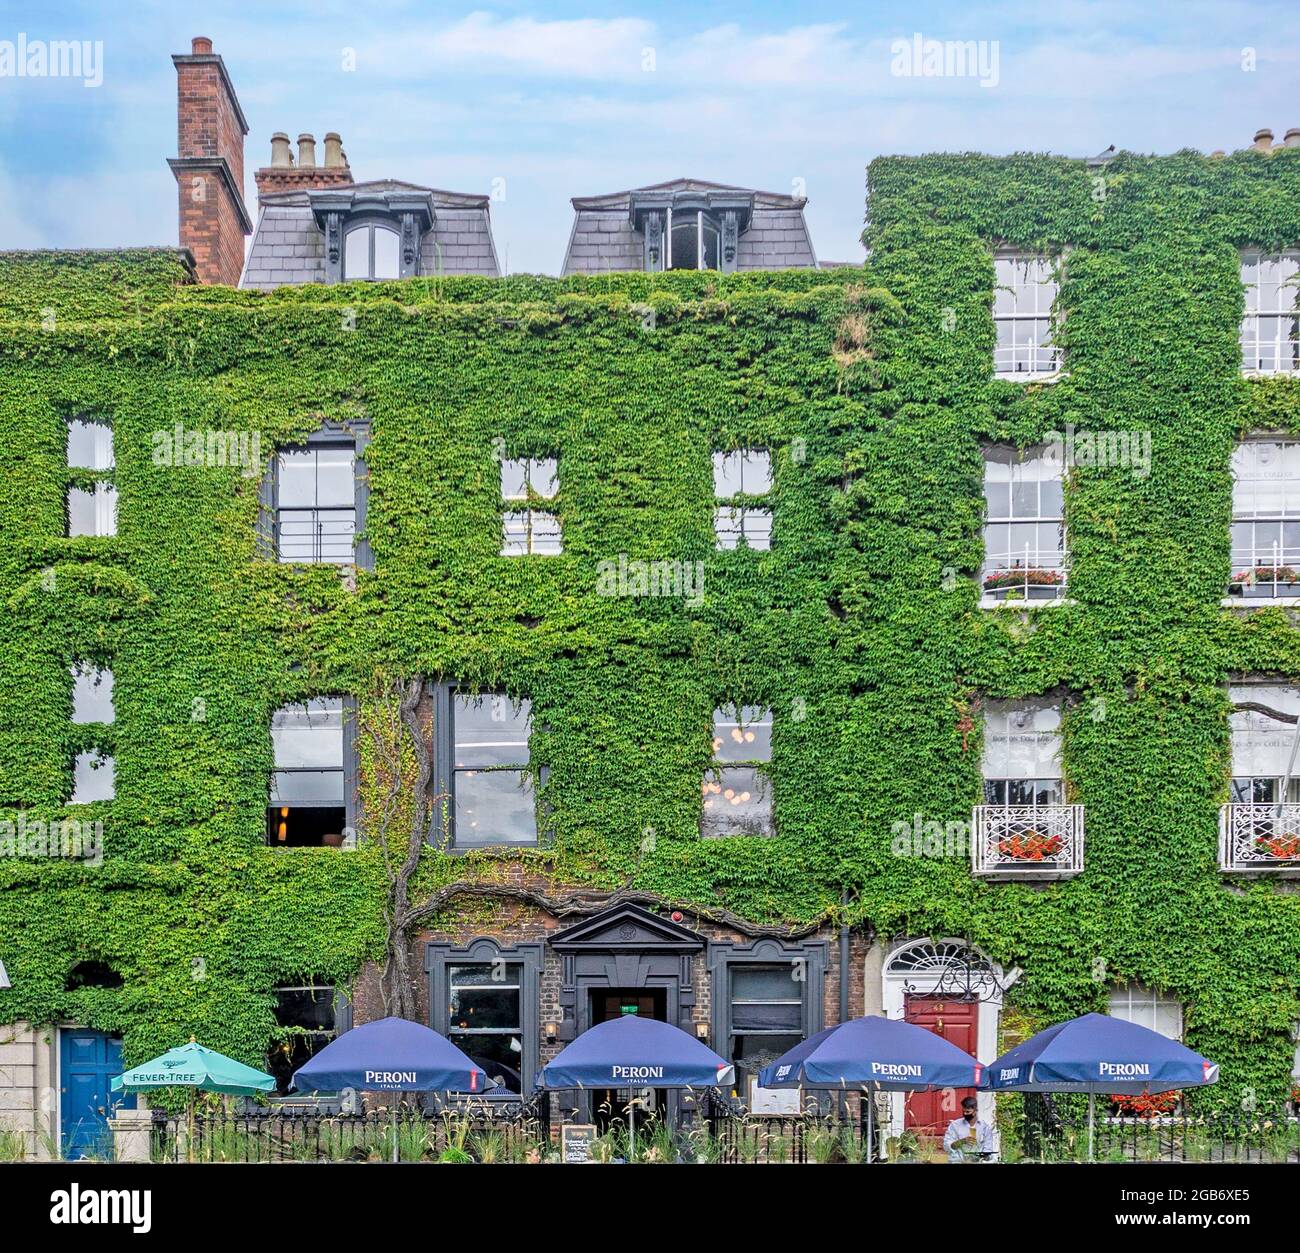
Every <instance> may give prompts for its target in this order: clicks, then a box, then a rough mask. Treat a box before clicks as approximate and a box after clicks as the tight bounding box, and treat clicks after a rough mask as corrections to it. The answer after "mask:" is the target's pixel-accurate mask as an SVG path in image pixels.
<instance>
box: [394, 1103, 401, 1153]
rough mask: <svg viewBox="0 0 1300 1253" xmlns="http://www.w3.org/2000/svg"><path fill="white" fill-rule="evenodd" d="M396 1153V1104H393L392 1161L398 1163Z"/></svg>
mask: <svg viewBox="0 0 1300 1253" xmlns="http://www.w3.org/2000/svg"><path fill="white" fill-rule="evenodd" d="M399 1160H400V1158H399V1156H398V1152H397V1102H396V1101H394V1102H393V1161H395V1162H396V1161H399Z"/></svg>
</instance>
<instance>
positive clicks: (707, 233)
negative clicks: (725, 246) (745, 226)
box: [665, 209, 722, 270]
mask: <svg viewBox="0 0 1300 1253" xmlns="http://www.w3.org/2000/svg"><path fill="white" fill-rule="evenodd" d="M668 221H669V223H670V225H669V230H668V257H667V265H666V266H665V268H666V269H669V270H720V269H721V268H722V266H721V260H720V258H721V256H722V228H721V227H720V226H719V225H718V222H717V220H716V219H715V218H714V217H713V215H712V214H709V213H706V212H704V210H703V209H681V210H677V211H675V212H674V211H673V210H672V209H669V211H668Z"/></svg>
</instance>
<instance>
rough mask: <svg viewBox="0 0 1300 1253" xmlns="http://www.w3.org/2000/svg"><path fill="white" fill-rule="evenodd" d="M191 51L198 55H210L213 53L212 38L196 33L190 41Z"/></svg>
mask: <svg viewBox="0 0 1300 1253" xmlns="http://www.w3.org/2000/svg"><path fill="white" fill-rule="evenodd" d="M190 52H191V54H192V55H194V56H196V57H206V56H210V55H211V53H212V40H211V39H209V38H208V37H207V36H206V35H195V36H194V38H193V39H192V40H191V41H190Z"/></svg>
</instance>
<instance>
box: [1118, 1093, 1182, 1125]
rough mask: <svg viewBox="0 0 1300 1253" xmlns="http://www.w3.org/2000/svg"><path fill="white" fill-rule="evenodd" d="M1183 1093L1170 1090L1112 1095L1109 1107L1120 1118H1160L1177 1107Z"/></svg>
mask: <svg viewBox="0 0 1300 1253" xmlns="http://www.w3.org/2000/svg"><path fill="white" fill-rule="evenodd" d="M1182 1099H1183V1094H1182V1093H1181V1092H1179V1091H1178V1090H1177V1089H1175V1090H1174V1091H1172V1092H1139V1093H1136V1094H1134V1095H1132V1096H1118V1095H1116V1096H1112V1097H1111V1098H1110V1103H1111V1108H1112V1109H1113V1110H1114V1112H1115V1113H1116V1115H1117V1116H1119V1117H1120V1118H1161V1117H1163V1116H1164V1115H1166V1114H1172V1113H1173V1112H1174V1110H1176V1109H1177V1108H1178V1102H1179V1101H1181V1100H1182Z"/></svg>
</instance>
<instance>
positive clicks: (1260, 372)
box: [1241, 366, 1300, 384]
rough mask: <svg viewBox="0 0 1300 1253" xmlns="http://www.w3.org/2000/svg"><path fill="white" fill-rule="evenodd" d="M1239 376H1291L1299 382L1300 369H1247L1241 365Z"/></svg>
mask: <svg viewBox="0 0 1300 1253" xmlns="http://www.w3.org/2000/svg"><path fill="white" fill-rule="evenodd" d="M1241 376H1242V378H1248V379H1275V378H1278V377H1281V378H1291V379H1295V380H1296V382H1297V383H1298V384H1300V370H1255V369H1249V370H1248V369H1247V368H1246V367H1245V366H1242V367H1241Z"/></svg>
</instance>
